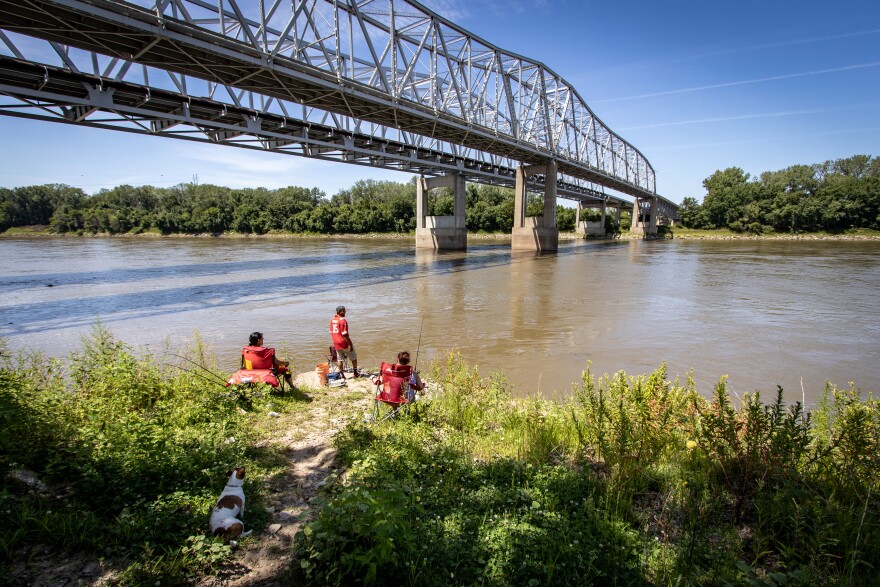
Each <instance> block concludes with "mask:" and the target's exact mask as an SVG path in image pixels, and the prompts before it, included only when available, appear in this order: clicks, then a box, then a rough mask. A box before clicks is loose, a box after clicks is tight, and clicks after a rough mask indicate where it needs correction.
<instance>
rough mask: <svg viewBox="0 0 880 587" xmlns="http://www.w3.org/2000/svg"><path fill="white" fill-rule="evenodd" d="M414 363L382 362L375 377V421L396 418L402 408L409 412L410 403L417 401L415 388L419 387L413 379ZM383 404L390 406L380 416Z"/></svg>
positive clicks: (404, 411) (373, 419)
mask: <svg viewBox="0 0 880 587" xmlns="http://www.w3.org/2000/svg"><path fill="white" fill-rule="evenodd" d="M412 374H413V368H412V365H397V364H394V365H392V364H390V363H385V362H382V363H380V364H379V374H378V375H377V376H376V378H375V379H373V383H375V384H376V396H375V397H374V398H373V418H372V421H373V423H376V424H377V423H379V422H383V421H385V420H388V419H391V420H393V419H395V417H396V416H397V413H398V412H400V411H401V410H402V411H403V413H408V412H409V404H411V403H412V402H414V401H415V399H416V395H415V390H416V389H418V388H417V387H416V386H415V383H414V382H413V381H412ZM382 406H386V407H388V408H390V409H389V410H387V411H386V413H385V414H384V415H383V416H382V417H381V418H380V417H379V416H380V410H381V408H382Z"/></svg>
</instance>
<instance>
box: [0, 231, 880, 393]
mask: <svg viewBox="0 0 880 587" xmlns="http://www.w3.org/2000/svg"><path fill="white" fill-rule="evenodd" d="M0 255H2V256H0V258H2V259H3V262H2V265H0V267H2V268H0V336H2V337H4V338H5V339H6V342H7V344H8V345H9V346H10V347H11V348H12V349H20V348H23V347H29V348H32V349H38V350H41V351H43V352H45V353H46V354H48V355H50V356H55V357H59V358H60V357H65V356H66V355H67V354H68V353H70V352H71V351H74V350H77V349H78V348H79V345H80V339H81V337H82V336H83V335H84V334H87V333H88V332H89V330H90V329H91V328H92V326H93V325H94V324H95V323H96V322H97V321H98V320H100V321H101V322H102V323H103V324H104V325H106V326H107V327H108V328H109V329H110V330H111V331H112V332H113V333H114V334H115V335H116V337H117V338H119V339H121V340H124V341H126V342H127V343H129V344H131V345H132V346H133V347H134V348H135V349H136V350H138V351H140V352H146V351H149V352H151V353H153V354H155V355H157V356H160V357H161V356H163V354H164V353H167V352H169V349H170V352H171V353H177V352H179V349H181V348H185V347H191V345H192V344H193V341H194V339H195V337H196V336H199V337H201V339H203V340H204V341H205V342H206V343H207V344H208V346H209V347H210V349H211V350H212V351H213V352H214V353H215V354H216V356H217V357H218V368H219V369H220V370H221V371H222V372H224V373H225V372H228V371H232V370H234V369H235V368H237V364H238V356H239V351H240V348H241V346H243V345H244V344H246V342H247V335H248V333H250V332H251V331H254V330H260V331H262V332H263V333H264V334H265V338H266V344H267V345H268V346H275V347H276V348H277V349H278V350H279V354H280V355H282V356H287V357H288V358H292V359H293V361H294V365H295V368H296V370H298V371H307V370H313V369H314V367H315V364H316V363H319V362H323V361H324V360H325V358H324V357H325V355H326V352H327V350H326V349H327V347H328V345H329V344H330V336H329V334H328V324H329V321H330V318H331V317H332V316H333V313H334V308H335V307H336V306H337V305H338V304H343V305H345V306H346V307H347V308H348V316H347V318H348V321H349V325H350V329H351V334H352V339H353V340H354V343H355V347H356V350H357V352H358V355H359V358H360V364H361V366H362V367H366V368H367V369H375V368H376V367H377V366H378V363H379V362H380V361H383V360H386V361H387V360H392V359H394V357H395V356H396V354H397V352H398V351H399V350H404V349H406V350H409V351H410V353H411V354H412V355H413V356H415V355H416V354H417V353H418V362H419V366H420V367H421V368H422V370H423V373H424V372H426V371H427V367H428V365H429V363H430V362H431V361H432V360H436V359H440V360H442V359H444V358H445V357H446V356H447V355H448V354H449V352H450V351H453V350H457V351H458V352H459V353H461V356H462V357H463V359H464V360H465V361H466V362H467V363H468V364H471V365H476V366H478V367H479V370H480V373H481V374H482V375H484V376H488V375H490V374H491V373H493V372H496V371H501V372H503V373H504V374H505V375H506V377H507V378H508V380H509V381H510V382H511V385H512V386H513V387H514V393H515V394H516V395H535V394H541V395H544V396H548V397H560V396H565V395H567V394H570V393H571V389H572V384H573V383H575V382H578V381H579V380H580V378H581V372H582V371H583V370H584V369H586V368H587V365H588V363H589V362H592V371H593V373H594V374H597V375H602V374H605V373H614V372H617V371H620V370H624V371H626V372H627V373H628V374H630V375H636V374H644V373H649V372H651V371H652V370H654V369H655V368H657V367H658V366H659V365H660V364H661V363H662V362H664V361H665V362H666V364H667V366H668V369H669V375H670V376H671V377H675V376H681V377H682V378H684V376H686V374H687V372H688V371H689V370H691V369H693V372H694V378H695V381H696V383H697V389H698V390H699V391H700V392H702V393H703V394H706V395H709V394H711V391H712V388H713V386H714V384H715V383H716V382H717V381H718V378H719V377H720V376H722V375H725V374H727V375H729V384H730V387H731V389H732V390H733V391H734V392H735V393H737V394H740V395H741V394H742V393H743V392H751V391H754V390H756V389H757V390H761V392H762V396H764V397H769V396H770V395H772V394H773V393H775V390H776V386H777V385H781V386H783V388H784V389H785V390H786V396H787V398H788V399H790V400H794V399H800V398H801V397H802V395H803V396H804V397H805V398H806V400H807V403H808V404H810V403H812V402H813V401H814V400H815V398H816V397H817V394H819V393H821V390H822V389H823V387H824V385H825V382H826V380H827V381H831V382H833V383H835V384H837V385H838V386H848V385H849V382H854V383H855V385H856V386H857V387H859V388H860V389H861V390H863V391H865V392H867V391H873V392H876V391H877V390H878V381H880V317H878V315H880V295H878V294H880V242H878V241H769V240H768V241H754V240H741V241H740V240H737V241H694V240H666V241H641V240H633V241H615V242H597V241H580V240H578V241H562V242H561V243H560V249H559V251H558V252H557V253H549V254H548V253H545V254H537V253H531V252H512V251H511V250H510V248H509V243H508V242H506V241H503V240H499V241H492V240H487V241H479V240H475V241H471V244H470V248H469V249H468V250H467V251H466V252H434V251H416V250H415V249H414V248H413V243H412V241H410V240H382V239H351V240H317V239H316V240H303V239H227V238H223V239H211V238H204V239H197V238H163V239H158V238H157V239H141V238H133V239H129V238H86V239H79V238H40V239H3V240H0ZM50 286H51V287H50ZM162 360H166V359H162ZM167 360H168V361H171V360H173V357H167Z"/></svg>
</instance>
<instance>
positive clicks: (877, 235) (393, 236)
mask: <svg viewBox="0 0 880 587" xmlns="http://www.w3.org/2000/svg"><path fill="white" fill-rule="evenodd" d="M15 238H83V239H91V238H112V239H209V238H214V239H256V240H263V239H267V240H270V239H278V240H285V239H291V240H299V239H303V240H305V239H310V240H333V239H344V240H381V239H386V240H408V239H415V233H412V232H409V233H403V232H370V233H363V234H355V233H340V234H324V233H289V232H269V233H265V234H253V233H238V232H223V233H216V234H213V233H181V232H176V233H170V234H161V233H159V232H156V231H146V232H139V233H118V234H112V233H106V232H98V233H87V232H83V233H58V232H53V231H51V230H50V229H49V228H48V227H46V226H21V227H13V228H9V229H7V230H5V231H3V232H0V239H15ZM467 238H468V239H469V240H477V241H480V240H486V241H490V240H501V241H503V240H509V239H510V233H501V232H497V233H486V232H468V234H467ZM643 239H645V240H674V239H680V240H715V241H718V240H745V241H817V240H824V241H855V240H859V241H864V240H867V241H870V240H880V231H876V230H868V229H859V230H858V231H855V232H843V233H828V232H807V233H798V234H788V233H770V234H747V233H736V232H732V231H730V230H723V229H719V230H692V229H678V230H676V229H672V230H671V231H670V232H667V233H666V234H665V235H657V236H655V237H647V239H646V237H644V236H643V235H639V234H633V233H630V232H628V231H625V232H621V233H620V234H618V235H616V236H614V237H604V238H600V237H589V238H585V237H584V236H583V235H581V234H578V233H575V232H560V233H559V240H564V241H571V240H595V241H601V240H643Z"/></svg>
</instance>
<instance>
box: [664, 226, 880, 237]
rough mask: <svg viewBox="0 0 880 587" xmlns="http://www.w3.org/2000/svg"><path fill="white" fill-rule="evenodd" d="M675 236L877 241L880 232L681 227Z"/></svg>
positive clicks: (856, 229) (676, 228)
mask: <svg viewBox="0 0 880 587" xmlns="http://www.w3.org/2000/svg"><path fill="white" fill-rule="evenodd" d="M671 232H672V234H673V238H691V239H759V240H760V239H765V240H767V239H769V240H778V239H828V240H835V239H877V238H880V231H878V230H872V229H870V228H851V229H848V230H844V231H840V232H827V231H816V232H801V233H796V234H792V233H788V232H773V231H769V232H765V233H762V234H758V235H756V234H753V233H750V232H734V231H732V230H729V229H726V228H717V229H711V230H707V229H697V228H684V227H681V226H676V227H674V228H672V229H671Z"/></svg>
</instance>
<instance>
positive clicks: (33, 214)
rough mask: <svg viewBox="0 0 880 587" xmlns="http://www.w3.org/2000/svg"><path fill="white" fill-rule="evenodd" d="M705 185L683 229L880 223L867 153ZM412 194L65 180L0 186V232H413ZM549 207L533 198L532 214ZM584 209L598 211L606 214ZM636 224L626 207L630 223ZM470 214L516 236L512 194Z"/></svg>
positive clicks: (877, 163) (483, 198)
mask: <svg viewBox="0 0 880 587" xmlns="http://www.w3.org/2000/svg"><path fill="white" fill-rule="evenodd" d="M703 185H704V187H705V188H706V195H705V198H704V199H703V201H702V203H701V202H699V201H698V200H697V198H695V197H691V196H689V197H686V198H684V200H683V201H682V204H681V210H680V215H681V222H680V224H681V225H682V226H684V227H687V228H697V229H725V230H731V231H734V232H736V233H749V234H767V233H784V234H792V233H795V234H797V233H804V232H816V231H826V232H833V233H834V232H836V233H839V232H843V231H847V230H853V229H874V230H877V229H880V158H877V157H871V156H869V155H855V156H853V157H850V158H847V159H838V160H834V161H826V162H825V163H820V164H813V165H794V166H792V167H789V168H787V169H783V170H780V171H766V172H763V173H761V174H760V175H759V176H757V177H754V178H753V177H751V176H750V175H749V174H748V173H746V172H744V171H743V170H742V169H740V168H737V167H731V168H728V169H725V170H719V171H716V172H715V173H713V174H712V175H711V176H710V177H708V178H706V180H705V181H704V182H703ZM433 193H434V195H433V196H431V197H430V198H429V201H428V208H429V210H428V213H429V214H432V215H448V214H452V210H453V198H452V194H451V192H449V191H448V189H443V190H435V192H433ZM415 198H416V186H415V182H414V181H410V182H408V183H396V182H390V181H382V182H377V181H372V180H363V181H359V182H357V183H356V184H355V185H354V186H352V187H351V188H350V189H346V190H342V191H340V192H339V193H337V194H335V195H333V196H332V197H328V196H327V194H325V193H324V192H323V191H321V190H320V189H318V188H304V187H286V188H281V189H275V190H269V189H264V188H255V189H231V188H226V187H220V186H213V185H196V184H181V185H178V186H175V187H171V188H156V187H152V186H140V187H133V186H128V185H123V186H119V187H116V188H113V189H109V190H101V191H100V192H98V193H97V194H95V195H87V194H86V193H85V192H83V191H82V190H81V189H79V188H73V187H70V186H65V185H39V186H24V187H17V188H13V189H7V188H0V231H4V230H8V229H10V228H15V227H23V226H34V225H43V226H47V227H48V228H49V230H50V231H52V232H55V233H58V234H70V233H73V234H98V233H101V234H139V233H144V232H154V233H158V234H221V233H224V232H234V233H238V234H267V233H290V234H302V233H308V234H364V233H405V232H411V231H412V230H414V229H415ZM542 211H543V208H542V204H541V201H540V199H539V197H538V196H533V197H532V198H531V200H530V202H529V209H528V214H529V215H540V214H542ZM585 214H586V217H588V218H591V219H592V218H594V217H595V216H596V214H598V212H596V211H590V210H588V211H586V212H585ZM629 220H630V214H629V211H626V212H624V214H623V215H622V218H621V226H623V227H627V226H628V225H629ZM466 222H467V229H468V230H469V231H471V232H503V233H509V232H510V230H511V228H512V226H513V192H512V190H510V189H506V188H499V187H494V186H485V185H478V184H469V185H468V186H467V220H466ZM574 223H575V211H574V209H572V208H570V207H566V206H558V207H557V225H558V227H559V229H560V230H561V231H572V230H574ZM609 228H610V229H611V230H616V228H617V227H615V226H610V227H609Z"/></svg>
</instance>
